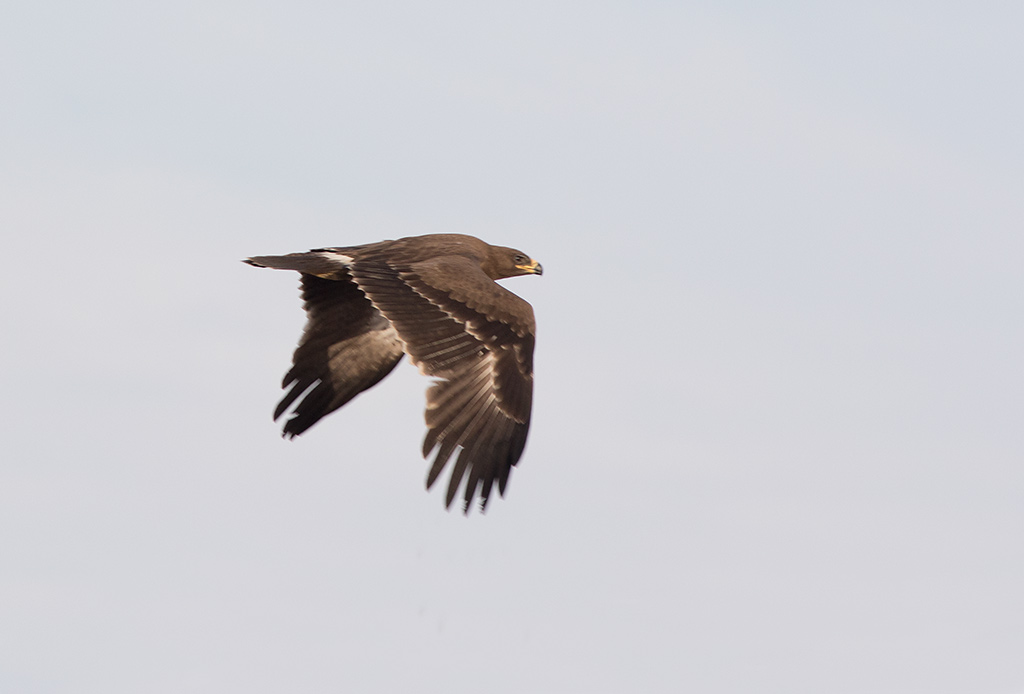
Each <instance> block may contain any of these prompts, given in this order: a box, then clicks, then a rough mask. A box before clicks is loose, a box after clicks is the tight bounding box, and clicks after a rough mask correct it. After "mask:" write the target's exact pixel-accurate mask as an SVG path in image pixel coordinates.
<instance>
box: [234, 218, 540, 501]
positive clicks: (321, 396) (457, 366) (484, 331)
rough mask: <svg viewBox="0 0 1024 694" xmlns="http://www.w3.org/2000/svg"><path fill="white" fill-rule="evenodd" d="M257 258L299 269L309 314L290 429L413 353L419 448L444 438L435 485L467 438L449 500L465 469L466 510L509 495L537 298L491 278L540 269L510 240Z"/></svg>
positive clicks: (455, 240) (304, 425)
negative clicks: (421, 387)
mask: <svg viewBox="0 0 1024 694" xmlns="http://www.w3.org/2000/svg"><path fill="white" fill-rule="evenodd" d="M245 262H246V263H249V264H250V265H255V266H256V267H269V268H275V269H279V270H297V271H298V272H300V273H301V286H302V298H303V301H304V307H305V309H306V315H307V322H306V327H305V330H304V332H303V334H302V337H301V339H300V340H299V345H298V347H296V349H295V354H294V356H293V357H292V368H291V369H290V370H289V371H288V373H287V374H285V377H284V381H283V382H282V384H281V387H282V388H285V389H287V392H286V393H285V395H284V397H283V398H282V399H281V402H280V403H278V405H277V409H276V410H275V411H274V419H275V420H277V419H278V418H280V417H281V416H282V415H283V414H285V413H286V412H289V410H291V411H290V414H289V416H288V418H287V419H286V421H285V423H284V432H283V434H284V436H286V437H288V438H291V437H295V436H298V435H299V434H301V433H303V432H304V431H306V430H307V429H309V428H310V427H311V426H313V425H314V424H316V423H317V422H318V421H320V419H321V418H322V417H324V416H326V415H328V414H330V413H331V412H333V411H335V410H336V409H338V408H339V407H341V406H342V405H344V404H345V403H347V402H348V401H349V400H351V399H352V398H354V397H355V396H356V395H358V394H359V393H361V392H363V391H364V390H367V389H368V388H371V387H373V386H374V385H376V384H377V383H379V382H380V381H381V379H383V378H384V377H385V376H387V375H388V374H389V373H391V371H392V369H394V368H395V366H397V365H398V362H399V361H401V359H402V355H403V354H408V355H409V358H410V359H411V360H412V362H413V363H414V364H416V366H417V367H419V369H420V371H421V372H422V373H424V374H426V375H428V376H431V377H433V378H434V379H436V380H435V382H434V383H433V384H432V385H431V386H430V388H429V389H428V390H427V409H426V414H425V416H426V423H427V435H426V438H424V440H423V455H424V457H427V456H429V455H430V453H431V452H432V451H434V450H435V449H436V454H435V455H434V460H433V463H432V464H431V466H430V471H429V473H428V474H427V489H429V488H430V487H431V486H432V485H433V484H434V482H435V481H436V480H437V478H438V476H439V475H440V474H441V471H442V470H443V469H444V467H445V465H446V464H447V462H448V461H449V459H451V457H452V456H453V454H454V453H455V451H456V449H459V452H458V456H457V457H456V458H455V462H454V465H453V467H452V472H451V477H450V479H449V481H448V492H447V496H446V499H445V505H446V507H450V506H451V503H452V501H453V500H454V498H455V496H456V495H457V493H458V490H459V486H460V485H461V484H462V481H463V479H466V483H465V488H464V491H463V502H464V508H463V510H464V511H465V512H467V513H468V512H469V507H470V505H471V504H472V503H473V499H474V498H475V496H476V495H477V494H479V496H480V508H481V510H483V509H485V508H486V507H487V501H488V499H489V498H490V496H491V491H492V490H493V488H494V485H495V483H497V485H498V492H499V494H501V495H502V496H504V493H505V486H506V485H507V484H508V476H509V473H510V472H511V470H512V466H513V465H515V464H516V463H517V462H518V461H519V458H520V456H521V455H522V453H523V448H524V446H525V445H526V434H527V432H528V430H529V428H530V408H531V403H532V399H533V344H534V334H535V322H534V318H533V307H531V306H530V304H529V303H527V302H526V301H524V300H523V299H521V298H520V297H518V296H516V295H515V294H513V293H512V292H510V291H508V290H507V289H505V288H504V287H502V286H500V285H499V284H497V283H496V282H495V280H498V279H503V278H506V277H515V276H517V275H539V274H541V273H542V268H541V266H540V264H539V263H538V262H537V261H535V260H533V259H531V258H530V257H529V256H527V255H526V254H525V253H522V252H520V251H517V250H515V249H513V248H505V247H502V246H492V245H490V244H488V243H485V242H484V241H481V240H480V239H478V238H475V237H473V236H464V235H462V234H428V235H425V236H412V237H408V238H404V239H398V240H396V241H380V242H378V243H369V244H365V245H362V246H344V247H338V248H318V249H315V250H312V251H309V252H308V253H290V254H288V255H271V256H255V257H252V258H247V259H246V260H245Z"/></svg>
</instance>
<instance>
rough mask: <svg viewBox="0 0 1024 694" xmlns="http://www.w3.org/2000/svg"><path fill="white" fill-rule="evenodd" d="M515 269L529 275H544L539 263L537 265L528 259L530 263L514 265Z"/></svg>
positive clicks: (534, 261)
mask: <svg viewBox="0 0 1024 694" xmlns="http://www.w3.org/2000/svg"><path fill="white" fill-rule="evenodd" d="M516 268H518V269H520V270H522V271H523V272H528V273H530V274H531V275H543V274H544V268H542V267H541V266H540V263H538V262H537V261H536V260H534V259H533V258H530V262H528V263H524V264H523V265H516Z"/></svg>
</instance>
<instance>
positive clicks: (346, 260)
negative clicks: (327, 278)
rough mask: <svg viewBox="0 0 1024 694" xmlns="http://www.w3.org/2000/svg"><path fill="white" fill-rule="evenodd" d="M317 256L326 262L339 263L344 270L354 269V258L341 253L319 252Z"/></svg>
mask: <svg viewBox="0 0 1024 694" xmlns="http://www.w3.org/2000/svg"><path fill="white" fill-rule="evenodd" d="M317 255H319V256H320V257H321V258H323V259H325V260H329V261H331V262H332V263H337V264H338V265H341V266H342V267H344V268H346V269H347V268H350V267H352V256H350V255H345V254H344V253H339V252H337V251H317Z"/></svg>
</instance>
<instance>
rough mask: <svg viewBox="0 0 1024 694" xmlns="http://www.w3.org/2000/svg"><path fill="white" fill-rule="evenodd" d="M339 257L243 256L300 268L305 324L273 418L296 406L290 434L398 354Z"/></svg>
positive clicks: (363, 385) (372, 378)
mask: <svg viewBox="0 0 1024 694" xmlns="http://www.w3.org/2000/svg"><path fill="white" fill-rule="evenodd" d="M342 259H345V260H347V258H346V257H345V256H340V255H337V254H335V257H331V254H327V253H322V252H311V253H292V254H289V255H284V256H258V257H255V258H249V259H248V260H246V262H247V263H249V264H250V265H255V266H257V267H270V268H277V269H283V270H297V271H299V272H301V273H302V279H301V283H302V298H303V301H304V304H303V305H304V308H305V309H306V315H307V322H306V327H305V330H304V332H303V335H302V338H301V340H300V341H299V346H298V347H297V348H296V349H295V354H294V355H293V357H292V368H291V369H290V370H289V371H288V373H287V374H285V377H284V380H283V381H282V382H281V387H282V388H288V389H289V390H288V392H287V393H285V396H284V397H283V398H282V399H281V402H280V403H278V405H277V409H276V410H274V419H275V420H277V419H278V418H280V417H281V415H283V414H284V413H285V412H286V411H288V409H289V408H290V407H292V405H294V409H293V411H292V413H291V416H290V417H289V418H288V420H287V421H286V422H285V424H284V432H283V433H284V435H285V436H287V437H289V438H290V437H295V436H298V435H299V434H301V433H302V432H304V431H306V430H307V429H309V428H310V427H311V426H313V425H314V424H316V423H317V422H318V421H320V419H322V418H323V417H325V416H326V415H328V414H330V413H331V412H334V411H335V410H336V409H338V408H339V407H341V406H342V405H344V404H345V403H347V402H348V401H349V400H351V399H352V398H354V397H355V396H356V395H358V394H359V393H361V392H363V391H364V390H366V389H368V388H371V387H372V386H374V385H376V384H377V383H378V382H380V380H381V379H382V378H384V377H385V376H387V375H388V374H389V373H391V371H392V369H394V368H395V366H397V365H398V362H399V361H400V360H401V358H402V353H403V350H402V341H401V340H400V339H399V337H398V333H396V332H395V329H394V328H393V327H392V326H391V323H390V322H388V320H387V318H385V317H384V316H382V315H381V313H380V311H378V310H377V309H376V308H374V306H373V304H372V303H371V302H370V301H369V300H368V299H367V298H366V295H365V294H364V293H363V292H362V291H360V289H359V287H358V286H356V284H355V282H353V281H352V276H351V274H349V271H348V269H347V267H346V265H345V263H344V262H342Z"/></svg>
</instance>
